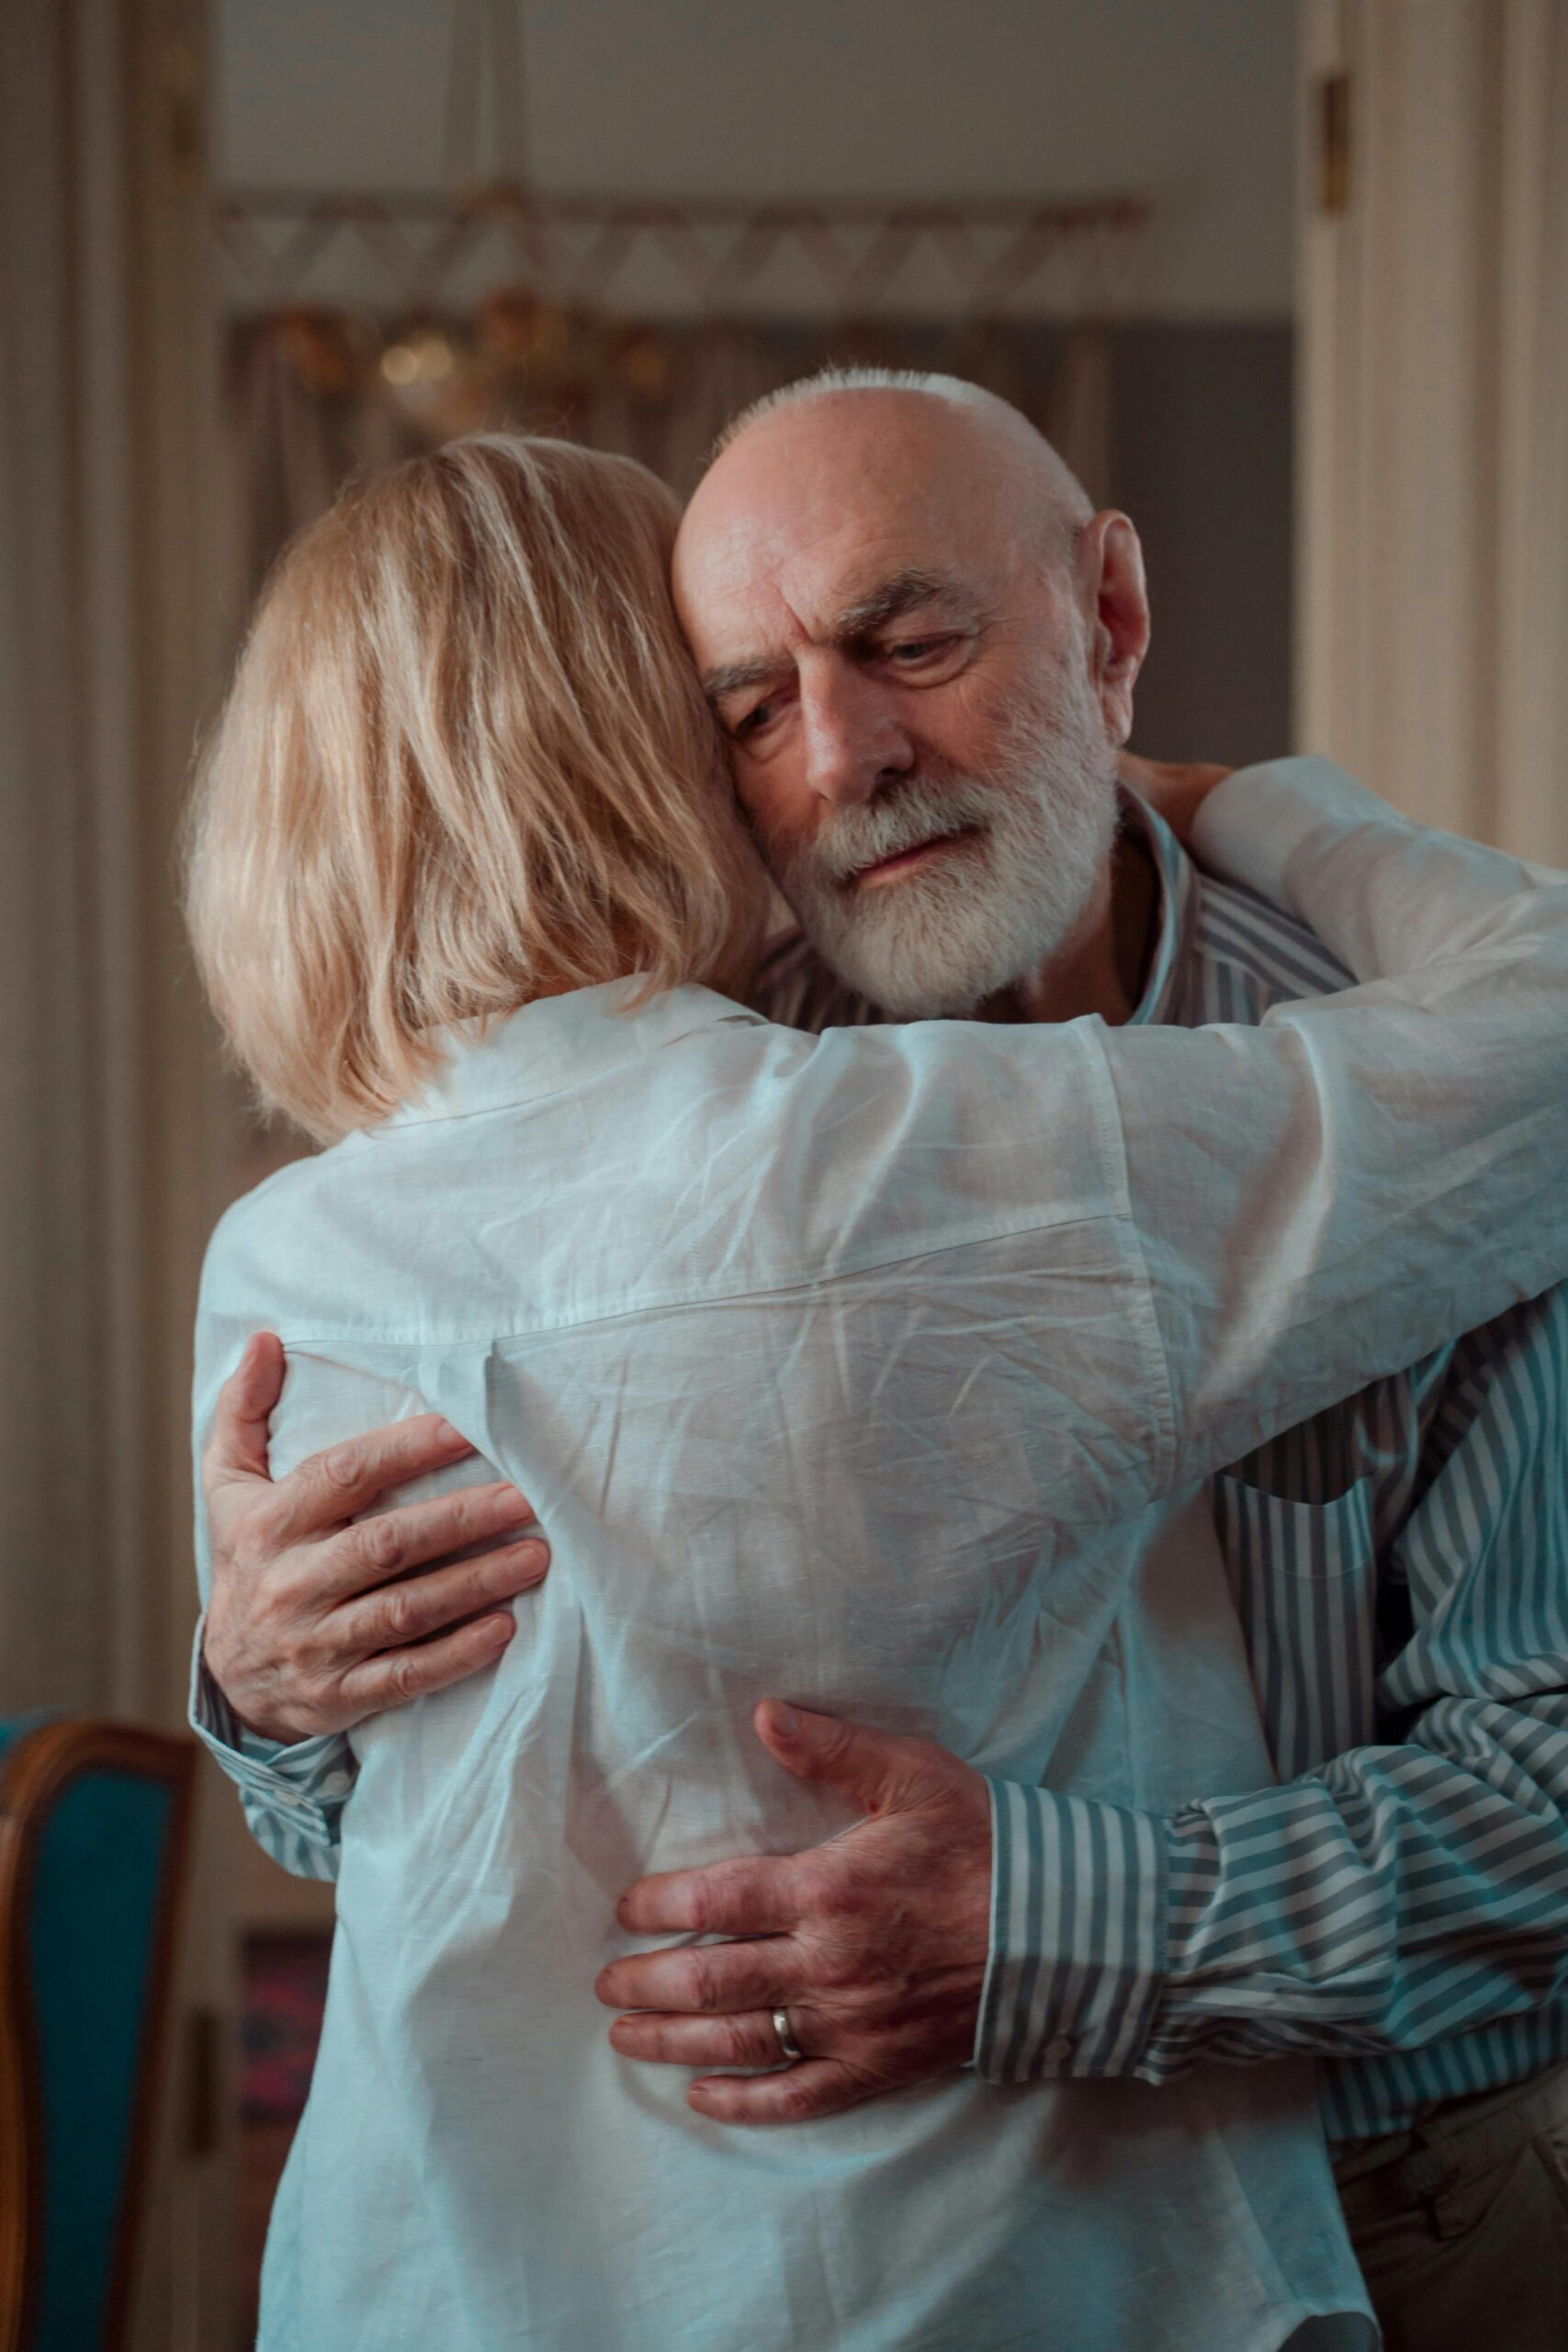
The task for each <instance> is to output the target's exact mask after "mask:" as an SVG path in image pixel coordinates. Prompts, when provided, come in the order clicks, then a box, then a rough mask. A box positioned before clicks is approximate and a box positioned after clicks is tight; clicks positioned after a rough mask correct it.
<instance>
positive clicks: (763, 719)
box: [730, 702, 777, 742]
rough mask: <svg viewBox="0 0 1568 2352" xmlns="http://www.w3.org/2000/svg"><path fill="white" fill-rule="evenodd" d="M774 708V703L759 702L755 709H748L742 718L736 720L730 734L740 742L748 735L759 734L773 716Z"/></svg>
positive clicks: (775, 706) (775, 707)
mask: <svg viewBox="0 0 1568 2352" xmlns="http://www.w3.org/2000/svg"><path fill="white" fill-rule="evenodd" d="M776 709H777V705H776V704H774V703H771V702H760V703H759V704H758V705H757V707H756V708H755V710H749V711H748V712H747V713H746V716H745V718H738V719H737V720H736V722H735V725H734V726H733V728H732V729H730V732H731V734H733V735H734V736H735V737H736V738H737V740H738V741H741V742H744V741H745V740H746V738H747V736H748V735H759V734H761V730H762V729H763V728H764V727H766V726H767V725H768V723H769V721H770V720H771V719H772V718H773V716H774V713H775V711H776Z"/></svg>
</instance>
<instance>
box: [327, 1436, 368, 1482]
mask: <svg viewBox="0 0 1568 2352" xmlns="http://www.w3.org/2000/svg"><path fill="white" fill-rule="evenodd" d="M320 1459H321V1478H322V1481H323V1483H324V1484H325V1485H327V1486H329V1487H338V1488H347V1487H355V1486H357V1485H358V1483H359V1469H360V1463H359V1449H358V1447H357V1446H356V1445H355V1444H354V1443H352V1442H351V1441H349V1440H347V1439H345V1440H344V1442H343V1443H342V1444H341V1445H329V1446H328V1447H327V1449H326V1452H325V1453H323V1454H321V1458H320Z"/></svg>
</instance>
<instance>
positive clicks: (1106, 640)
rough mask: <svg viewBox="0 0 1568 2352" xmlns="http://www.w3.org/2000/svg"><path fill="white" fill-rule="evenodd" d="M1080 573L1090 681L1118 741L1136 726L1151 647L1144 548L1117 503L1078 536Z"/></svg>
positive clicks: (1126, 736)
mask: <svg viewBox="0 0 1568 2352" xmlns="http://www.w3.org/2000/svg"><path fill="white" fill-rule="evenodd" d="M1077 555H1078V566H1079V571H1078V577H1079V580H1080V582H1081V585H1082V592H1083V595H1084V602H1085V608H1086V611H1087V614H1088V617H1089V629H1090V645H1089V681H1090V684H1092V686H1093V688H1094V691H1095V693H1096V694H1097V695H1098V696H1099V697H1100V708H1101V710H1102V711H1103V712H1104V714H1105V727H1106V732H1107V733H1108V734H1109V735H1110V737H1111V741H1112V742H1115V743H1118V744H1121V743H1125V742H1126V741H1127V739H1128V737H1129V736H1130V735H1131V734H1132V732H1133V688H1134V685H1135V684H1136V683H1137V677H1138V673H1139V671H1140V670H1141V669H1142V668H1143V666H1144V656H1145V653H1146V652H1147V651H1148V650H1149V597H1148V589H1147V586H1146V584H1145V580H1144V550H1143V548H1142V547H1141V546H1140V545H1139V543H1138V534H1137V533H1136V531H1135V530H1134V528H1133V526H1132V524H1131V523H1130V522H1129V521H1128V519H1127V517H1126V515H1119V514H1117V513H1116V511H1115V509H1114V508H1112V507H1107V508H1105V509H1104V511H1103V512H1102V513H1100V514H1099V515H1095V517H1094V518H1093V520H1092V521H1091V522H1089V523H1087V524H1086V525H1085V526H1084V528H1083V530H1082V531H1081V532H1080V534H1079V537H1078V548H1077Z"/></svg>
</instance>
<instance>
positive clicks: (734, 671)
mask: <svg viewBox="0 0 1568 2352" xmlns="http://www.w3.org/2000/svg"><path fill="white" fill-rule="evenodd" d="M788 668H789V661H788V657H787V656H786V655H784V654H782V653H773V654H768V653H763V654H761V655H759V656H758V658H757V660H756V661H755V662H727V663H726V665H725V666H724V668H723V669H721V670H705V671H704V672H703V677H702V686H703V692H704V694H705V695H706V696H707V698H708V700H709V702H722V701H723V700H724V698H725V696H726V695H738V694H739V693H740V692H741V691H742V689H743V688H744V687H746V686H763V685H766V684H767V683H768V680H769V679H770V678H777V677H781V676H782V675H783V673H784V671H786V670H787V669H788Z"/></svg>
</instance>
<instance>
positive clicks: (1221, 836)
mask: <svg viewBox="0 0 1568 2352" xmlns="http://www.w3.org/2000/svg"><path fill="white" fill-rule="evenodd" d="M1197 847H1198V851H1199V854H1200V855H1201V858H1202V859H1203V860H1204V862H1205V863H1207V864H1209V865H1214V866H1218V867H1220V868H1221V869H1222V870H1223V871H1224V872H1225V873H1226V874H1227V875H1228V876H1231V877H1232V878H1233V879H1235V880H1237V881H1239V882H1242V883H1244V884H1246V885H1247V886H1249V887H1250V888H1254V889H1256V890H1257V891H1258V893H1259V894H1260V895H1261V896H1263V897H1265V898H1267V899H1269V900H1271V901H1272V902H1273V903H1274V904H1275V905H1277V906H1279V907H1281V908H1283V909H1284V910H1286V911H1287V912H1289V913H1290V914H1292V916H1294V917H1295V918H1296V919H1297V920H1298V921H1300V922H1304V923H1305V924H1307V925H1308V926H1309V927H1310V928H1311V929H1312V930H1313V931H1314V933H1316V934H1317V936H1318V937H1319V938H1320V939H1321V940H1322V941H1323V942H1324V944H1325V945H1326V946H1327V947H1328V948H1329V949H1330V951H1331V952H1332V953H1333V954H1334V955H1335V956H1337V957H1338V959H1339V960H1340V962H1341V963H1343V964H1344V965H1346V966H1347V967H1348V969H1349V970H1351V971H1352V972H1354V973H1355V974H1356V975H1357V978H1358V980H1359V981H1361V982H1363V983H1365V985H1361V986H1358V987H1356V988H1354V989H1347V990H1345V991H1344V992H1342V993H1341V994H1339V995H1337V996H1332V997H1325V998H1321V999H1317V1000H1314V1001H1312V1002H1310V1003H1302V1004H1287V1005H1281V1006H1279V1007H1276V1008H1275V1010H1274V1011H1273V1012H1270V1013H1269V1015H1268V1016H1267V1018H1266V1019H1265V1021H1264V1022H1263V1023H1262V1024H1261V1025H1260V1026H1259V1027H1257V1028H1233V1027H1212V1028H1204V1029H1194V1030H1187V1031H1180V1030H1174V1029H1161V1028H1154V1027H1147V1028H1126V1029H1119V1030H1106V1029H1103V1028H1102V1027H1100V1024H1098V1023H1080V1024H1078V1026H1079V1027H1080V1029H1081V1030H1082V1031H1083V1032H1084V1033H1085V1035H1086V1042H1087V1043H1088V1045H1089V1048H1090V1050H1091V1052H1092V1053H1093V1054H1095V1055H1097V1056H1098V1057H1099V1059H1100V1064H1101V1066H1102V1068H1103V1071H1104V1075H1105V1080H1106V1082H1107V1085H1108V1088H1109V1093H1110V1097H1111V1103H1112V1104H1113V1112H1112V1115H1111V1118H1110V1119H1109V1120H1108V1122H1107V1125H1108V1127H1109V1128H1110V1130H1111V1136H1112V1150H1113V1153H1119V1154H1120V1159H1121V1165H1120V1168H1119V1169H1118V1170H1115V1176H1114V1181H1116V1182H1120V1183H1121V1184H1122V1187H1123V1201H1122V1206H1123V1210H1124V1213H1125V1216H1126V1221H1127V1228H1128V1232H1129V1235H1130V1239H1131V1243H1132V1246H1133V1248H1134V1250H1135V1251H1136V1252H1137V1253H1138V1255H1139V1257H1140V1258H1141V1261H1142V1267H1143V1272H1144V1274H1145V1279H1146V1289H1145V1292H1144V1295H1145V1297H1146V1299H1147V1302H1148V1306H1149V1311H1150V1314H1151V1316H1152V1318H1153V1321H1154V1323H1155V1325H1156V1329H1157V1338H1158V1347H1157V1351H1156V1355H1157V1359H1158V1360H1159V1361H1160V1362H1161V1363H1163V1366H1164V1368H1165V1374H1166V1385H1167V1393H1166V1395H1165V1396H1164V1397H1163V1398H1161V1399H1159V1400H1158V1408H1159V1410H1160V1412H1161V1413H1162V1415H1163V1417H1164V1419H1165V1430H1164V1440H1165V1442H1164V1445H1163V1448H1162V1451H1163V1453H1164V1455H1165V1461H1164V1464H1163V1469H1164V1483H1165V1484H1167V1485H1170V1486H1179V1485H1182V1484H1185V1483H1187V1482H1188V1481H1190V1480H1193V1479H1197V1478H1201V1477H1202V1476H1206V1475H1207V1474H1208V1473H1209V1472H1210V1471H1212V1470H1214V1469H1216V1468H1218V1467H1220V1466H1222V1465H1223V1464H1225V1463H1228V1462H1232V1461H1235V1460H1236V1459H1237V1458H1238V1457H1239V1456H1241V1455H1242V1454H1244V1453H1248V1452H1250V1451H1251V1449H1252V1448H1253V1447H1254V1446H1255V1445H1258V1444H1260V1443H1261V1442H1263V1441H1264V1440H1265V1439H1267V1438H1269V1437H1271V1436H1273V1435H1275V1434H1276V1433H1277V1432H1278V1431H1279V1430H1283V1429H1288V1428H1292V1427H1293V1426H1294V1424H1295V1423H1296V1422H1298V1421H1301V1420H1304V1419H1306V1418H1307V1417H1308V1416H1309V1415H1310V1414H1312V1413H1314V1412H1316V1411H1318V1410H1320V1409H1321V1408H1323V1407H1324V1406H1325V1405H1330V1404H1333V1403H1335V1402H1337V1400H1338V1399H1339V1398H1340V1397H1347V1396H1349V1395H1352V1394H1353V1393H1354V1392H1355V1391H1356V1390H1358V1389H1359V1388H1361V1387H1363V1386H1364V1385H1366V1384H1367V1383H1368V1382H1369V1381H1371V1380H1373V1379H1376V1378H1379V1377H1382V1376H1384V1375H1386V1374H1391V1373H1395V1372H1398V1371H1401V1370H1402V1369H1403V1368H1404V1366H1405V1365H1407V1364H1410V1363H1415V1362H1416V1360H1417V1359H1418V1358H1420V1357H1421V1356H1423V1355H1426V1354H1428V1353H1429V1352H1430V1351H1432V1350H1434V1349H1435V1348H1438V1347H1440V1346H1442V1345H1443V1344H1445V1343H1446V1342H1447V1341H1448V1340H1451V1339H1452V1338H1453V1336H1454V1334H1455V1333H1456V1332H1459V1331H1465V1330H1471V1329H1474V1328H1475V1327H1476V1326H1477V1325H1479V1324H1482V1323H1484V1322H1487V1321H1489V1320H1490V1319H1491V1318H1492V1317H1494V1316H1495V1315H1498V1314H1501V1313H1502V1312H1503V1311H1504V1310H1505V1309H1506V1308H1507V1307H1509V1306H1515V1305H1517V1303H1518V1302H1519V1301H1520V1300H1523V1299H1527V1298H1531V1297H1534V1296H1535V1295H1537V1294H1539V1293H1540V1291H1542V1290H1544V1289H1546V1288H1547V1287H1548V1286H1549V1285H1550V1284H1551V1283H1553V1282H1555V1281H1557V1280H1560V1279H1561V1278H1562V1276H1563V1275H1564V1274H1568V1183H1565V1182H1564V1180H1563V1171H1564V1169H1565V1168H1568V882H1565V881H1564V879H1563V877H1562V876H1556V875H1549V874H1546V873H1544V872H1543V871H1542V870H1541V869H1539V868H1531V867H1527V866H1524V865H1519V864H1518V863H1517V861H1515V860H1514V859H1511V858H1507V857H1505V856H1502V855H1500V854H1498V853H1497V852H1495V851H1492V850H1486V849H1482V848H1479V847H1477V846H1476V845H1475V844H1473V843H1472V842H1461V841H1457V840H1454V839H1452V838H1451V837H1450V836H1448V835H1446V834H1441V833H1437V832H1432V831H1427V830H1425V829H1423V828H1420V827H1417V826H1415V825H1412V824H1409V823H1408V822H1406V820H1404V819H1403V818H1401V817H1399V816H1397V815H1396V814H1395V813H1394V812H1393V810H1392V809H1388V808H1387V807H1385V806H1384V805H1383V804H1382V802H1381V801H1378V800H1376V799H1375V798H1374V797H1372V796H1371V794H1370V793H1367V792H1364V791H1363V790H1362V789H1361V788H1360V787H1359V786H1358V785H1356V784H1354V783H1353V782H1352V781H1351V779H1350V778H1349V777H1348V776H1346V775H1343V774H1342V772H1341V771H1339V770H1338V769H1336V768H1333V767H1331V766H1330V765H1329V764H1328V763H1327V762H1325V761H1320V760H1296V761H1287V762H1281V763H1279V764H1278V765H1276V766H1274V767H1271V768H1264V769H1253V770H1249V771H1246V772H1244V773H1243V774H1241V775H1237V776H1236V777H1234V778H1232V779H1231V780H1230V781H1229V782H1228V783H1226V784H1225V785H1223V786H1221V787H1220V788H1219V790H1218V791H1217V792H1216V793H1215V794H1214V795H1213V797H1212V800H1211V802H1210V804H1209V807H1208V808H1207V809H1206V810H1205V812H1204V815H1203V817H1202V819H1201V820H1200V827H1199V836H1198V842H1197Z"/></svg>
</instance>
